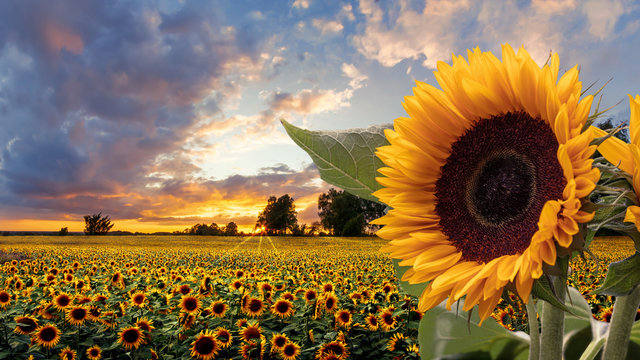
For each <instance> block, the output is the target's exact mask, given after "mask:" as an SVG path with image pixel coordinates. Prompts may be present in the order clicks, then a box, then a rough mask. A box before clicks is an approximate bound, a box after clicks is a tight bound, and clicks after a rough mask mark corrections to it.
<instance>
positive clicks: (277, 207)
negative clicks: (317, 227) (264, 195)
mask: <svg viewBox="0 0 640 360" xmlns="http://www.w3.org/2000/svg"><path fill="white" fill-rule="evenodd" d="M293 201H294V199H293V198H292V197H290V196H289V194H284V195H282V196H280V197H279V198H277V199H276V197H275V196H270V197H269V200H267V206H265V208H264V210H262V212H261V213H260V214H259V215H258V220H257V221H256V227H264V228H265V231H266V232H267V234H269V235H273V234H278V235H282V234H286V233H287V230H293V229H294V227H295V225H296V224H297V223H298V218H297V213H296V206H295V205H294V203H293Z"/></svg>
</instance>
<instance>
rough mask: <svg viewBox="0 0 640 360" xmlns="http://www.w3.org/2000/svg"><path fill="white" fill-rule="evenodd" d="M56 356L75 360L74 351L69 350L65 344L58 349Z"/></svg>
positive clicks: (64, 359)
mask: <svg viewBox="0 0 640 360" xmlns="http://www.w3.org/2000/svg"><path fill="white" fill-rule="evenodd" d="M58 356H59V357H60V359H61V360H75V358H76V351H75V350H71V348H70V347H68V346H67V347H65V348H64V349H62V350H60V353H59V354H58Z"/></svg>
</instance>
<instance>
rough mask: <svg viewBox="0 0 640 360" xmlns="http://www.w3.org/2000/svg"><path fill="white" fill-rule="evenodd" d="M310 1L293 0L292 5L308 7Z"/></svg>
mask: <svg viewBox="0 0 640 360" xmlns="http://www.w3.org/2000/svg"><path fill="white" fill-rule="evenodd" d="M310 3H311V2H310V1H309V0H295V1H294V2H293V5H292V6H293V7H294V8H298V9H308V8H309V4H310Z"/></svg>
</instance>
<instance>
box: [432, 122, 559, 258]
mask: <svg viewBox="0 0 640 360" xmlns="http://www.w3.org/2000/svg"><path fill="white" fill-rule="evenodd" d="M557 151H558V141H557V140H556V137H555V134H554V133H553V131H552V129H551V128H550V127H549V125H548V124H546V123H545V122H544V121H542V120H541V119H534V118H532V117H531V116H530V115H528V114H526V113H524V112H518V113H506V114H504V115H499V116H494V117H491V118H489V119H482V120H479V121H478V122H477V123H476V124H475V125H473V127H471V128H470V129H469V130H467V132H466V133H465V134H463V135H462V136H461V137H460V138H459V139H458V140H457V141H456V142H455V143H453V144H452V146H451V153H450V155H449V158H447V161H446V163H445V165H443V166H442V167H441V169H440V172H441V176H440V178H439V179H438V181H437V182H436V213H437V214H438V216H439V217H440V226H441V229H442V231H443V232H444V234H445V235H447V237H448V238H449V240H450V241H451V242H452V243H453V245H454V246H455V247H456V248H457V249H458V250H459V251H460V252H461V253H462V257H463V259H464V260H467V261H478V262H481V263H486V262H489V261H491V260H493V259H495V258H498V257H500V256H505V255H513V254H521V253H522V252H524V250H526V248H527V247H528V246H529V244H530V242H531V237H532V236H533V234H534V233H535V232H536V231H537V230H538V225H537V224H538V221H539V219H540V213H541V211H542V207H543V206H544V204H545V202H547V201H548V200H555V199H561V198H562V191H563V189H564V187H565V185H566V180H565V178H564V175H563V171H562V167H561V166H560V163H559V162H558V160H557Z"/></svg>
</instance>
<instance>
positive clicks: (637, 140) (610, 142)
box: [591, 95, 640, 231]
mask: <svg viewBox="0 0 640 360" xmlns="http://www.w3.org/2000/svg"><path fill="white" fill-rule="evenodd" d="M629 107H630V109H631V117H630V119H629V135H630V140H631V143H630V144H627V143H626V142H624V141H622V140H620V139H618V138H615V137H610V138H609V139H607V140H605V141H604V142H603V143H602V144H600V146H598V151H600V153H601V154H602V156H604V157H605V158H606V159H607V160H608V161H609V162H610V163H612V164H613V165H617V166H618V167H619V168H620V169H622V170H623V171H624V172H627V173H629V174H631V175H632V176H633V190H634V192H635V193H636V196H637V197H638V198H640V95H636V97H635V98H633V97H632V96H631V95H629ZM591 130H592V131H593V132H594V133H595V134H596V136H598V137H601V136H605V135H606V134H607V133H606V132H604V131H603V130H600V129H598V128H596V127H593V126H592V127H591ZM624 221H625V222H630V223H633V224H635V226H636V228H637V229H638V231H640V207H639V206H635V205H632V206H629V207H628V208H627V212H626V214H625V217H624Z"/></svg>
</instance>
